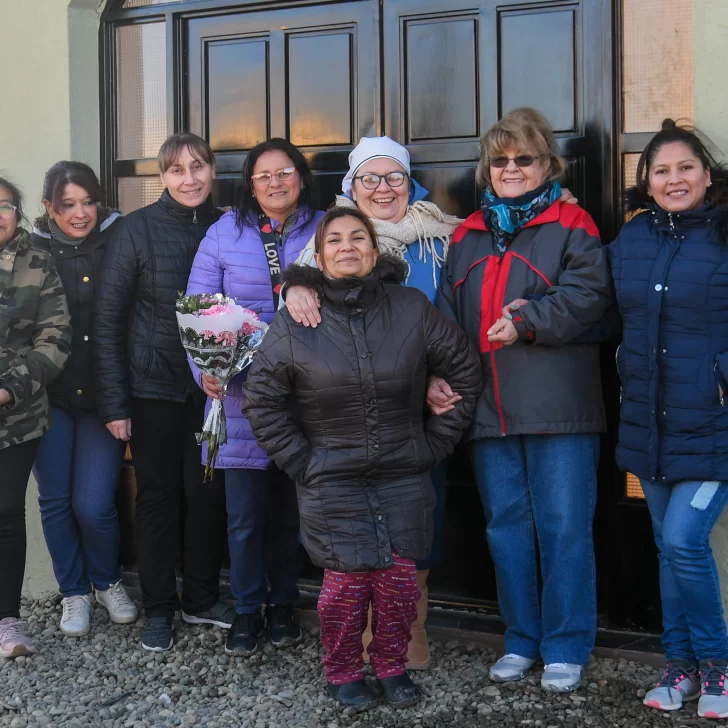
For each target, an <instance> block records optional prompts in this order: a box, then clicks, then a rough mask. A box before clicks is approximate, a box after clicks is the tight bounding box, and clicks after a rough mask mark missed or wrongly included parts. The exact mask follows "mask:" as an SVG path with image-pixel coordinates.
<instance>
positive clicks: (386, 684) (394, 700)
mask: <svg viewBox="0 0 728 728" xmlns="http://www.w3.org/2000/svg"><path fill="white" fill-rule="evenodd" d="M379 684H380V685H381V686H382V690H384V697H385V698H386V700H387V703H389V705H391V706H392V707H393V708H406V707H407V706H408V705H414V704H415V703H416V702H417V701H418V700H419V699H420V697H421V696H422V693H421V692H420V689H419V687H417V685H415V684H414V683H413V682H412V680H411V678H410V676H409V675H408V674H407V673H406V672H404V673H402V674H401V675H395V676H394V677H385V678H384V680H380V681H379Z"/></svg>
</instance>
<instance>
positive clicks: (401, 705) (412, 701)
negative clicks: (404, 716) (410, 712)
mask: <svg viewBox="0 0 728 728" xmlns="http://www.w3.org/2000/svg"><path fill="white" fill-rule="evenodd" d="M385 700H386V698H385ZM420 700H422V696H421V695H418V696H417V697H416V698H411V699H410V700H400V701H399V702H396V703H395V702H392V701H391V700H387V705H388V706H389V707H390V708H398V709H399V708H409V707H410V706H412V705H415V704H416V703H419V702H420Z"/></svg>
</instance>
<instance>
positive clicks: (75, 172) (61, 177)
mask: <svg viewBox="0 0 728 728" xmlns="http://www.w3.org/2000/svg"><path fill="white" fill-rule="evenodd" d="M66 185H78V186H79V187H83V189H84V190H86V192H87V193H88V196H89V197H90V198H91V199H92V200H93V201H94V202H100V201H101V185H100V184H99V180H98V177H97V176H96V173H95V172H94V171H93V169H91V167H89V166H88V165H87V164H84V163H83V162H56V163H55V164H54V165H53V166H52V167H51V168H50V169H49V170H48V171H47V172H46V176H45V179H44V180H43V199H44V200H48V202H50V203H51V204H52V205H53V209H54V210H55V211H56V212H58V211H59V209H60V206H61V200H62V199H63V193H64V192H65V190H66Z"/></svg>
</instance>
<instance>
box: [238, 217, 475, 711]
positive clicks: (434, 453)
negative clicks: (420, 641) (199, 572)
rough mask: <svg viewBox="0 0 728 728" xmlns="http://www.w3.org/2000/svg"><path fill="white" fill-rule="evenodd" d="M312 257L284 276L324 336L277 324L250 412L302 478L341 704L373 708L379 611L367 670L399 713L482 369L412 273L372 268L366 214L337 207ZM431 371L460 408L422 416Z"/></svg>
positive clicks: (253, 379) (249, 387)
mask: <svg viewBox="0 0 728 728" xmlns="http://www.w3.org/2000/svg"><path fill="white" fill-rule="evenodd" d="M315 249H316V261H317V264H318V266H319V268H320V269H321V270H318V269H313V268H309V267H307V266H303V267H301V266H292V267H289V268H288V270H287V271H286V272H285V273H284V279H285V281H286V283H288V284H290V285H294V284H296V285H304V286H309V287H313V288H316V289H317V291H318V292H319V295H320V297H321V300H322V307H321V317H322V323H321V324H320V325H319V326H318V327H317V328H315V329H314V328H306V327H304V326H302V325H299V324H296V323H295V322H294V321H293V319H292V318H291V316H290V314H289V313H288V312H287V311H285V310H283V311H280V312H279V313H278V314H277V315H276V318H275V320H274V322H273V324H272V326H271V328H270V329H269V330H268V333H267V334H266V337H265V340H264V342H263V345H262V347H261V349H260V351H259V352H258V354H257V356H256V359H255V361H254V363H253V366H252V367H251V370H250V373H249V375H248V380H247V383H246V385H245V390H246V398H245V405H244V411H245V414H246V416H247V417H248V419H249V421H250V424H251V425H252V428H253V432H254V433H255V435H256V437H257V439H258V442H259V444H260V445H261V446H262V447H263V448H264V449H265V450H266V452H267V453H268V454H269V455H270V456H271V458H273V460H274V461H275V462H276V464H277V465H278V466H279V467H280V468H282V469H283V470H285V471H286V472H287V473H288V474H289V475H290V476H291V478H293V479H294V480H296V485H297V490H298V502H299V509H300V514H301V531H302V538H303V544H304V546H305V547H306V550H307V551H308V553H309V555H310V556H311V559H312V560H313V562H314V563H315V564H317V565H319V566H323V567H324V568H325V569H326V572H325V576H324V584H323V588H322V591H321V597H320V599H319V606H318V611H319V616H320V618H321V640H322V642H323V643H324V647H325V648H326V655H325V657H324V660H323V662H324V666H325V668H326V676H327V680H328V683H329V689H330V691H331V692H332V694H333V695H334V696H335V697H336V698H337V699H338V700H339V702H340V703H342V704H344V705H351V706H357V707H359V708H362V707H365V706H368V705H370V704H372V703H373V697H372V694H371V693H370V692H369V690H368V688H367V687H366V686H365V684H364V680H363V678H362V674H361V668H362V665H363V660H362V650H361V636H362V633H363V631H364V627H365V626H366V620H367V609H368V606H369V602H370V599H371V602H372V608H373V618H372V625H373V630H372V631H373V633H374V638H373V640H372V642H371V644H370V646H369V650H368V651H369V655H370V658H371V663H372V666H373V667H374V670H375V673H376V675H377V678H378V679H379V680H380V682H381V684H382V687H383V689H384V693H385V696H386V698H387V700H388V701H389V702H390V704H393V705H405V704H410V703H412V702H414V701H415V700H416V699H417V697H418V695H419V693H418V689H417V687H416V686H415V685H414V684H413V683H412V682H411V681H410V680H409V678H408V677H407V674H406V672H405V662H406V658H407V642H408V640H409V634H410V626H411V624H412V622H413V621H414V619H415V616H416V602H417V598H418V589H417V584H416V580H415V560H416V559H422V558H423V557H425V556H427V554H428V552H429V549H430V545H431V539H432V509H433V506H434V491H433V488H432V484H431V482H430V479H429V475H428V473H429V471H430V470H431V469H432V468H433V467H434V466H435V465H436V464H437V463H438V462H439V461H440V460H442V459H443V458H444V457H445V456H446V455H448V454H449V453H450V452H451V451H452V449H453V448H454V447H455V445H456V443H457V442H458V440H459V439H460V437H461V436H462V434H463V433H464V432H465V430H466V429H467V428H468V426H469V424H470V420H471V417H472V413H473V408H474V406H475V401H476V398H477V396H478V395H479V393H480V389H481V374H480V364H479V360H478V355H477V353H476V351H475V349H474V347H473V345H472V344H471V343H470V342H469V340H468V337H467V336H466V335H465V334H464V333H463V332H462V331H461V330H460V329H459V328H458V327H457V326H456V325H455V324H453V323H451V322H450V321H448V320H447V319H446V318H445V317H444V316H442V315H441V314H440V313H439V312H438V311H437V310H436V309H435V308H434V307H433V306H432V305H431V304H430V303H429V301H428V300H427V298H426V297H425V296H424V294H422V292H420V291H419V290H417V289H415V288H406V287H404V286H401V285H400V284H401V283H402V281H403V280H404V278H405V269H404V265H405V264H403V263H402V262H401V261H398V260H396V259H393V258H389V257H387V256H381V257H379V258H378V251H377V249H376V234H375V232H374V229H373V228H372V225H371V222H370V221H369V218H367V217H366V216H365V215H364V214H363V213H361V212H359V210H356V209H348V208H335V209H332V210H330V211H329V212H328V213H327V214H326V216H325V217H324V218H323V219H322V220H321V222H320V224H319V226H318V229H317V231H316V248H315ZM377 258H378V259H377ZM375 263H376V265H375ZM429 374H436V375H438V376H444V375H446V376H447V379H448V382H449V383H450V384H451V385H452V387H453V389H456V391H458V392H459V393H460V394H461V395H462V400H461V401H460V402H458V403H457V404H456V406H455V408H454V409H453V410H451V411H450V412H447V413H446V414H443V415H440V416H439V417H430V418H429V419H426V418H425V409H424V402H425V395H426V390H427V377H428V375H429ZM456 381H457V385H456V384H455V382H456Z"/></svg>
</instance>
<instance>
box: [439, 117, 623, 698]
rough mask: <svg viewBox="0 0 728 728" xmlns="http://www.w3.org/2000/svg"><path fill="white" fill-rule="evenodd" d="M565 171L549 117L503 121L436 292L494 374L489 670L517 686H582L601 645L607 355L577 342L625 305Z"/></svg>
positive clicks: (483, 490) (489, 413)
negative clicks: (618, 304) (495, 634)
mask: <svg viewBox="0 0 728 728" xmlns="http://www.w3.org/2000/svg"><path fill="white" fill-rule="evenodd" d="M563 172H564V161H563V159H562V158H561V155H560V154H559V151H558V146H557V142H556V139H555V137H554V134H553V131H552V130H551V128H550V127H549V125H548V122H547V121H546V120H545V119H544V117H543V116H542V115H541V114H540V113H539V112H537V111H535V110H534V109H528V108H525V109H516V110H515V111H512V112H511V113H509V114H508V115H507V116H505V117H504V118H503V119H502V120H501V121H499V122H498V123H497V124H495V125H493V126H492V127H491V128H490V129H489V130H488V131H487V132H486V133H485V135H484V136H483V138H482V139H481V143H480V163H479V166H478V179H479V181H480V182H481V183H482V184H483V185H484V187H485V191H484V194H483V206H482V209H481V210H478V211H477V212H475V213H473V214H472V215H470V217H468V218H467V219H466V220H465V222H464V223H463V224H462V225H461V226H460V227H459V228H458V229H457V230H456V231H455V234H454V236H453V241H452V244H451V246H450V252H449V255H448V261H447V267H446V270H445V272H444V274H443V276H442V279H441V282H440V291H439V293H438V298H437V305H438V307H439V308H440V309H441V310H442V311H443V312H445V313H447V314H448V315H450V316H451V317H452V318H453V319H455V320H456V321H457V322H458V323H459V324H460V325H461V326H462V327H463V329H465V331H466V332H467V333H468V334H469V335H470V336H471V338H472V340H473V341H474V342H475V343H476V344H477V346H478V348H479V350H480V355H481V361H482V366H483V373H484V377H485V389H484V391H483V394H482V395H481V397H480V400H479V402H478V406H477V408H476V414H475V422H474V424H473V426H472V427H471V429H470V432H469V434H468V438H467V439H468V440H469V442H470V448H471V456H472V461H473V468H474V472H475V478H476V482H477V485H478V489H479V491H480V497H481V500H482V502H483V508H484V511H485V517H486V522H487V529H486V534H487V540H488V546H489V548H490V553H491V556H492V558H493V562H494V565H495V571H496V580H497V586H498V600H499V606H500V612H501V617H502V619H503V621H504V622H505V624H506V633H505V647H506V654H505V656H504V657H502V658H501V659H500V660H498V662H497V663H496V664H495V665H494V666H493V667H492V668H491V671H490V676H491V679H493V680H496V681H511V680H519V679H520V678H522V677H523V676H524V675H525V674H526V672H527V671H528V670H529V669H530V668H531V667H532V666H533V664H534V663H535V662H536V660H537V659H539V658H541V659H543V661H544V663H545V665H546V667H545V671H544V675H543V678H542V681H541V684H542V686H543V688H544V689H545V690H549V691H554V692H567V691H571V690H575V689H576V688H577V687H579V684H580V681H581V674H582V670H583V666H584V665H585V663H586V662H587V659H588V658H589V654H590V652H591V650H592V647H593V645H594V639H595V636H596V584H595V578H594V572H595V566H594V549H593V542H592V520H593V516H594V507H595V503H596V492H597V464H598V460H599V433H600V432H603V431H604V430H605V429H606V419H605V415H604V406H603V402H602V394H601V379H600V372H599V348H598V346H597V345H596V344H587V343H576V342H575V340H576V339H577V338H578V337H579V336H580V335H581V334H584V333H585V332H587V331H588V330H589V329H590V328H591V326H592V325H593V324H594V323H595V322H597V321H599V319H601V317H602V316H603V314H604V312H605V311H606V310H607V308H608V306H609V304H610V300H611V283H610V278H609V272H608V268H607V259H606V252H605V250H604V249H603V248H602V245H601V243H600V240H599V232H598V230H597V228H596V225H595V224H594V221H593V220H592V219H591V217H590V216H589V214H588V213H587V212H586V211H584V210H583V209H581V208H580V207H578V206H577V205H564V204H563V202H562V200H561V196H562V191H561V186H560V184H559V182H558V180H559V178H560V177H561V176H562V174H563ZM539 572H540V577H541V580H542V586H541V587H539Z"/></svg>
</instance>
